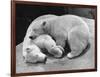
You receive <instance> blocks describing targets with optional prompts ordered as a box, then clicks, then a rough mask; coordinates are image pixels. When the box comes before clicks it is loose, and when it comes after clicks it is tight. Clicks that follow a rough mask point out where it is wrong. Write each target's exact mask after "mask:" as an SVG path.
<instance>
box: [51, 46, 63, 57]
mask: <svg viewBox="0 0 100 77" xmlns="http://www.w3.org/2000/svg"><path fill="white" fill-rule="evenodd" d="M63 53H64V49H63V48H62V47H61V46H56V47H52V49H51V51H50V54H52V55H53V56H54V57H55V58H61V57H62V55H63Z"/></svg>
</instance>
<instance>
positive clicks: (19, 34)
mask: <svg viewBox="0 0 100 77" xmlns="http://www.w3.org/2000/svg"><path fill="white" fill-rule="evenodd" d="M45 14H55V15H64V14H74V15H78V16H82V17H86V18H91V19H93V18H94V15H95V9H92V8H70V7H63V6H45V5H44V6H39V5H28V4H16V17H15V18H16V45H18V44H19V43H21V42H22V41H23V39H24V36H25V34H26V31H27V28H28V26H29V25H30V23H31V22H32V21H33V20H34V19H35V18H37V17H38V16H41V15H45Z"/></svg>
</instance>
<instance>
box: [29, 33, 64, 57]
mask: <svg viewBox="0 0 100 77" xmlns="http://www.w3.org/2000/svg"><path fill="white" fill-rule="evenodd" d="M29 38H30V37H29ZM32 43H33V44H35V45H37V46H38V47H39V48H40V49H46V50H47V52H48V53H49V54H51V55H52V56H53V57H55V58H61V57H62V55H63V53H64V49H63V47H61V46H57V45H56V42H55V41H54V40H53V39H52V37H51V36H50V35H47V34H42V35H40V36H38V37H37V38H36V39H34V40H32Z"/></svg>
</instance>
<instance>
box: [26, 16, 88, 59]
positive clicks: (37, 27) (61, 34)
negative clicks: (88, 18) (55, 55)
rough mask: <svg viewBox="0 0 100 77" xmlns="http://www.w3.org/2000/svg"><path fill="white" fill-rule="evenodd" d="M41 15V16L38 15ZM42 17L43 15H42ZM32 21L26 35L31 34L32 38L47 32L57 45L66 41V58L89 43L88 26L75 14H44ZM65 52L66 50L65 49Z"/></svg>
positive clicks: (71, 56)
mask: <svg viewBox="0 0 100 77" xmlns="http://www.w3.org/2000/svg"><path fill="white" fill-rule="evenodd" d="M40 17H41V16H40ZM42 17H43V16H42ZM42 17H41V18H40V19H39V17H38V18H37V20H35V21H33V22H32V23H31V24H30V26H29V28H28V31H27V33H28V34H26V37H27V38H28V37H29V36H32V37H33V39H35V38H36V37H38V36H39V35H41V34H49V35H51V36H52V37H53V38H54V40H55V41H56V44H57V45H60V46H62V47H65V44H66V41H68V43H69V46H70V48H71V52H70V53H68V55H67V57H68V58H73V57H75V56H78V55H79V54H80V53H82V52H83V50H84V49H85V48H86V46H87V44H88V43H89V34H90V33H89V28H88V26H87V24H86V23H85V21H83V20H82V19H81V18H80V17H78V16H75V15H62V16H53V15H51V16H49V15H48V16H47V18H45V17H46V15H45V16H44V19H42ZM65 52H67V51H65Z"/></svg>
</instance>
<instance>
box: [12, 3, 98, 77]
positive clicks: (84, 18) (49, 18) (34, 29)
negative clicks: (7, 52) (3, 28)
mask: <svg viewBox="0 0 100 77" xmlns="http://www.w3.org/2000/svg"><path fill="white" fill-rule="evenodd" d="M11 5H12V6H11V8H12V13H11V15H12V16H11V18H12V21H11V22H12V24H11V30H12V31H11V33H12V36H11V37H12V39H11V40H12V42H11V44H12V46H11V47H12V50H11V64H12V65H11V72H12V76H26V75H39V74H40V75H42V74H58V73H72V72H73V73H74V72H90V71H96V70H97V6H94V5H93V6H92V5H78V4H77V5H75V4H60V3H46V2H28V1H12V2H11Z"/></svg>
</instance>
